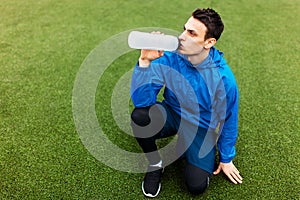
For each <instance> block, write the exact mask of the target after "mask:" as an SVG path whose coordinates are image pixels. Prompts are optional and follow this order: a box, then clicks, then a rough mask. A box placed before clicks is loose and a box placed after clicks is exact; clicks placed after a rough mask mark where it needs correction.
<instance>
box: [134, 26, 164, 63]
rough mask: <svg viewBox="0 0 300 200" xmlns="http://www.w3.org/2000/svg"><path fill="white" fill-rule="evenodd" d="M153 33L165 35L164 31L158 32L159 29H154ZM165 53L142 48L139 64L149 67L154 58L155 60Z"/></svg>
mask: <svg viewBox="0 0 300 200" xmlns="http://www.w3.org/2000/svg"><path fill="white" fill-rule="evenodd" d="M151 34H162V35H164V34H163V33H161V32H158V31H157V32H155V31H154V32H152V33H151ZM163 55H164V52H163V51H158V50H147V49H142V50H141V55H140V58H139V66H140V67H148V66H149V65H150V63H151V61H152V60H155V59H157V58H159V57H161V56H163Z"/></svg>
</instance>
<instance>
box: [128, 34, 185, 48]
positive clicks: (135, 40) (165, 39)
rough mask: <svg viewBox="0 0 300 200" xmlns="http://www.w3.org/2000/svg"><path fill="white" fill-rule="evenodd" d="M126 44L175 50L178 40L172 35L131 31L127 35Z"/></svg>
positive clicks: (133, 46)
mask: <svg viewBox="0 0 300 200" xmlns="http://www.w3.org/2000/svg"><path fill="white" fill-rule="evenodd" d="M128 45H129V47H130V48H133V49H147V50H163V51H175V50H177V49H178V47H179V40H178V38H177V37H175V36H173V35H163V34H154V33H146V32H140V31H132V32H130V34H129V36H128Z"/></svg>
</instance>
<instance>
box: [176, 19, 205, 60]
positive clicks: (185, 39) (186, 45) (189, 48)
mask: <svg viewBox="0 0 300 200" xmlns="http://www.w3.org/2000/svg"><path fill="white" fill-rule="evenodd" d="M206 31H207V28H206V26H205V25H204V24H203V23H202V22H200V21H199V20H198V19H195V18H194V17H190V18H189V19H188V21H187V22H186V24H185V25H184V31H183V32H182V33H181V35H180V36H179V40H180V47H179V49H178V51H179V52H180V53H182V54H185V55H197V54H200V53H201V52H202V51H203V49H204V46H205V44H206V41H205V40H204V37H205V34H206Z"/></svg>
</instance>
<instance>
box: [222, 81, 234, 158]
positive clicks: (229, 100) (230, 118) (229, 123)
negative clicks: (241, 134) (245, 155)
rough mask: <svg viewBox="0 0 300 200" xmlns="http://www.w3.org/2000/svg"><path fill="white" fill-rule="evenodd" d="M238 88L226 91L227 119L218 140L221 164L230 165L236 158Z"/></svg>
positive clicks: (232, 87)
mask: <svg viewBox="0 0 300 200" xmlns="http://www.w3.org/2000/svg"><path fill="white" fill-rule="evenodd" d="M238 98H239V93H238V88H237V86H236V84H234V85H232V86H231V87H230V88H229V90H227V91H226V104H227V109H226V115H225V116H226V117H225V121H224V124H223V127H222V130H221V134H220V136H219V139H218V149H219V154H220V162H223V163H229V162H230V161H231V160H232V159H233V158H234V156H235V154H236V150H235V143H236V139H237V135H238Z"/></svg>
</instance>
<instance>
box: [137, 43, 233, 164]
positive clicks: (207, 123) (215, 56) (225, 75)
mask: <svg viewBox="0 0 300 200" xmlns="http://www.w3.org/2000/svg"><path fill="white" fill-rule="evenodd" d="M162 88H164V93H163V96H164V102H165V103H166V104H167V105H169V106H170V107H171V108H172V109H173V110H174V111H175V112H176V113H177V114H178V115H180V116H181V118H182V119H185V120H188V121H189V122H191V123H193V124H194V125H197V126H199V127H201V128H205V129H207V130H213V131H215V132H217V133H218V141H217V144H218V150H219V155H220V162H224V163H228V162H230V161H231V160H232V159H233V158H234V156H235V154H236V151H235V143H236V139H237V135H238V98H239V93H238V87H237V84H236V80H235V77H234V75H233V73H232V71H231V70H230V68H229V66H228V65H227V63H226V61H225V59H224V58H223V53H222V52H220V51H218V50H217V49H216V48H214V47H212V48H211V50H210V53H209V56H208V57H207V58H206V59H205V60H204V61H203V62H202V63H200V64H199V65H196V66H194V65H192V64H191V63H190V62H189V61H188V59H187V57H186V56H185V55H182V54H179V53H178V52H177V51H175V52H164V55H163V56H162V57H160V58H158V59H156V60H153V61H152V62H151V64H150V66H149V67H147V68H141V67H139V66H138V63H137V65H136V66H135V68H134V71H133V74H132V82H131V98H132V101H133V104H134V106H135V107H147V106H151V105H154V104H155V103H156V102H157V100H156V98H157V95H158V93H159V91H160V90H161V89H162Z"/></svg>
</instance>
